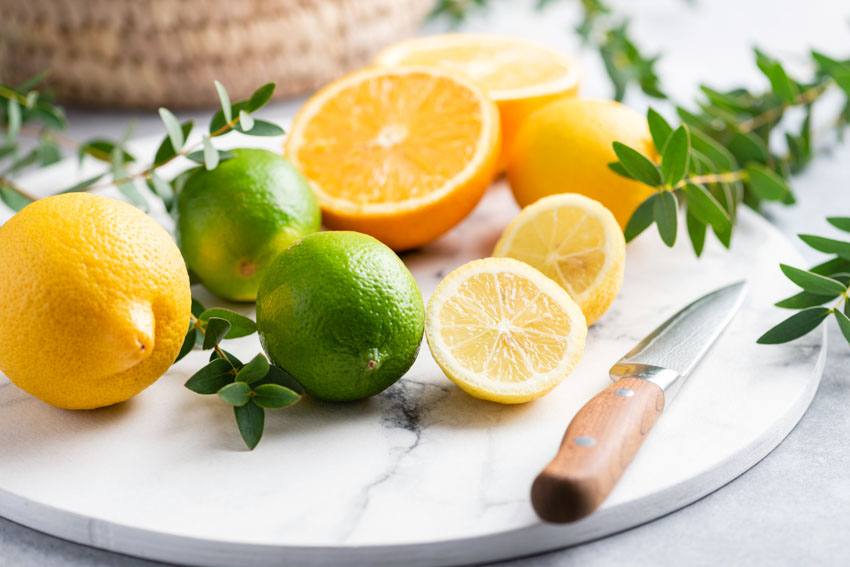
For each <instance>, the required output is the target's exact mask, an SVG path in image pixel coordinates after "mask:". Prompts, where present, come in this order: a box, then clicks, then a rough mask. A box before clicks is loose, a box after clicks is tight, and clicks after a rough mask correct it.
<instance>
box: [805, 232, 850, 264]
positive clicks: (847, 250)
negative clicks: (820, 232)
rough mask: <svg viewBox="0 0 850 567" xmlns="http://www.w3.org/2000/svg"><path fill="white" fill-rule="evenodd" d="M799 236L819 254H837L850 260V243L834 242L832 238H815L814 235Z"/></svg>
mask: <svg viewBox="0 0 850 567" xmlns="http://www.w3.org/2000/svg"><path fill="white" fill-rule="evenodd" d="M797 236H799V237H800V240H802V241H803V242H805V243H806V244H808V245H809V246H811V247H812V248H814V249H815V250H817V251H818V252H825V253H827V254H835V255H836V256H839V257H841V258H844V259H845V260H850V242H844V241H842V240H833V239H832V238H824V237H823V236H815V235H813V234H798V235H797Z"/></svg>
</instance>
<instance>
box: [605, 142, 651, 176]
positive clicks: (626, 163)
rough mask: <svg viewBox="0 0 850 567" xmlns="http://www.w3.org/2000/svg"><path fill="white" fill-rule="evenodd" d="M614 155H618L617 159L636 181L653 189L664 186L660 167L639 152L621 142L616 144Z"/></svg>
mask: <svg viewBox="0 0 850 567" xmlns="http://www.w3.org/2000/svg"><path fill="white" fill-rule="evenodd" d="M614 153H616V154H617V159H619V160H620V163H621V164H622V165H623V167H624V168H625V169H626V171H628V172H629V174H630V175H631V176H632V177H633V178H634V179H637V180H638V181H640V182H641V183H645V184H646V185H649V186H651V187H658V186H660V185H661V184H662V180H661V172H660V171H659V170H658V166H657V165H655V164H654V163H652V161H650V160H649V158H647V157H646V156H644V155H643V154H642V153H640V152H639V151H637V150H634V149H632V148H630V147H629V146H627V145H625V144H621V143H620V142H614Z"/></svg>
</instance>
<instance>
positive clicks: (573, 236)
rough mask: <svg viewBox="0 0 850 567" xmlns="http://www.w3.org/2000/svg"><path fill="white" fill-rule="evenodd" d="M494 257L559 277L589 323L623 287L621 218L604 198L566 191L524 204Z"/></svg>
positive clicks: (602, 311) (623, 251) (606, 307)
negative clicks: (603, 200) (530, 266)
mask: <svg viewBox="0 0 850 567" xmlns="http://www.w3.org/2000/svg"><path fill="white" fill-rule="evenodd" d="M493 256H505V257H510V258H516V259H517V260H521V261H523V262H526V263H528V264H530V265H532V266H534V267H535V268H537V269H538V270H540V271H541V272H543V273H544V274H546V275H547V276H549V277H550V278H552V279H553V280H555V281H556V282H557V283H558V284H559V285H560V286H561V287H563V288H564V289H565V290H567V292H569V294H570V296H571V297H572V298H573V299H575V301H576V303H578V304H579V306H580V307H581V310H582V311H583V312H584V316H585V318H586V319H587V324H588V325H590V324H592V323H593V322H595V321H596V320H597V319H599V317H601V316H602V314H603V313H605V311H607V310H608V307H610V306H611V303H612V302H613V301H614V299H615V298H616V297H617V294H618V293H619V292H620V287H622V285H623V271H624V267H625V258H626V241H625V238H623V232H622V231H621V230H620V225H618V224H617V219H615V218H614V215H613V214H612V213H611V211H609V210H608V209H606V208H605V207H604V206H603V205H602V204H601V203H599V202H598V201H594V200H593V199H589V198H587V197H585V196H583V195H579V194H577V193H562V194H559V195H550V196H549V197H544V198H542V199H540V200H539V201H537V202H535V203H533V204H531V205H529V206H527V207H526V208H524V209H523V210H522V212H521V213H520V214H519V215H518V216H517V217H516V218H515V219H514V220H513V222H511V224H510V225H508V228H506V229H505V232H504V233H502V237H501V238H500V239H499V242H498V243H497V244H496V249H495V250H494V251H493Z"/></svg>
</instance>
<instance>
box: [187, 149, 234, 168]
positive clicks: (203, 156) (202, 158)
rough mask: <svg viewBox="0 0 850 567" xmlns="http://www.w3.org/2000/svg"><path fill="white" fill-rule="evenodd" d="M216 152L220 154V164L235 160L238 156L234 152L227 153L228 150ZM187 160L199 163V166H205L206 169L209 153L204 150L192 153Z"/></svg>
mask: <svg viewBox="0 0 850 567" xmlns="http://www.w3.org/2000/svg"><path fill="white" fill-rule="evenodd" d="M216 152H217V153H218V161H219V163H221V162H223V161H225V160H228V159H233V158H234V157H236V154H234V153H233V152H230V151H227V150H216ZM186 158H187V159H189V160H191V161H193V162H195V163H197V164H199V165H203V166H204V167H206V164H207V153H206V151H204V150H198V151H196V152H190V153H188V154H186ZM216 166H218V164H216Z"/></svg>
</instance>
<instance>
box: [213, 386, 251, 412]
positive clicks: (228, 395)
mask: <svg viewBox="0 0 850 567" xmlns="http://www.w3.org/2000/svg"><path fill="white" fill-rule="evenodd" d="M218 397H219V398H221V399H222V400H224V401H225V402H227V403H228V404H230V405H232V406H236V407H239V406H244V405H245V404H247V403H248V402H249V401H251V386H249V385H248V384H246V383H245V382H233V383H232V384H228V385H226V386H224V387H223V388H221V389H220V390H219V391H218Z"/></svg>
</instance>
